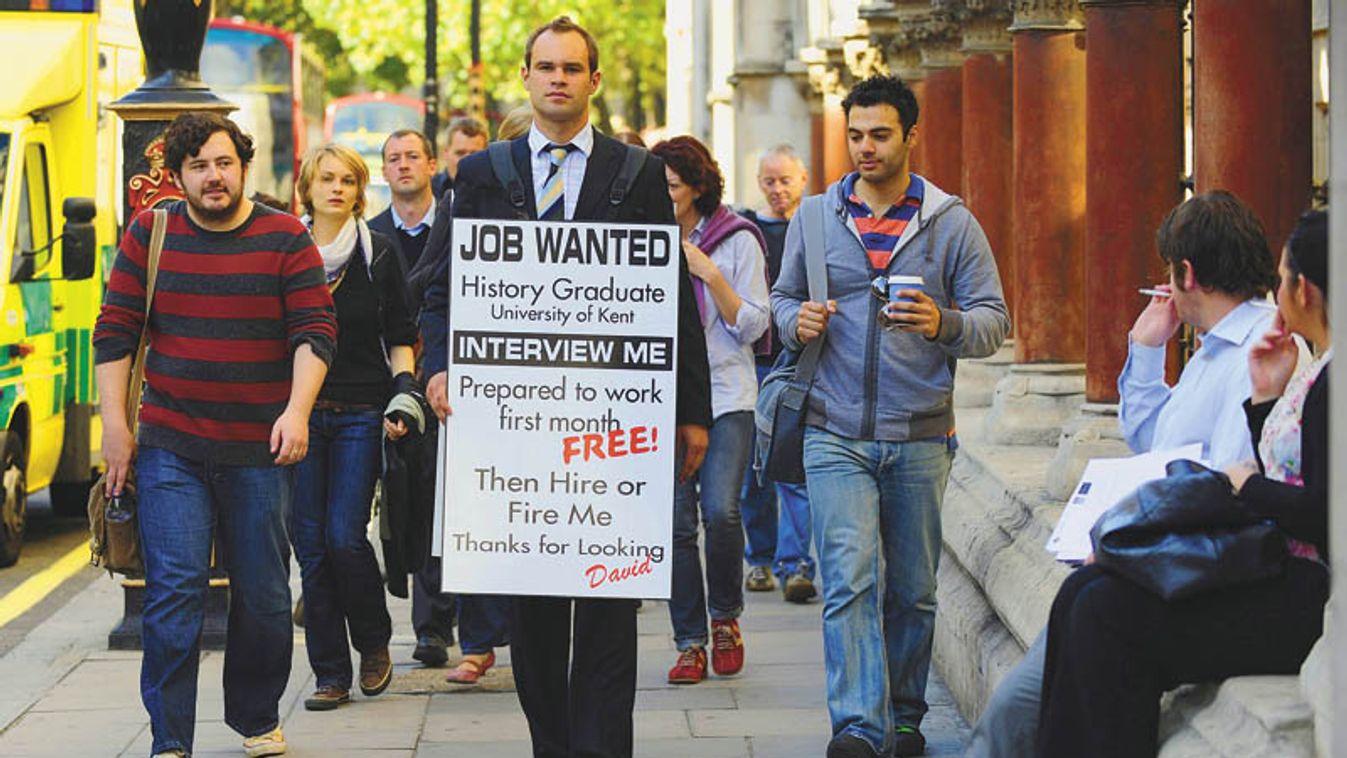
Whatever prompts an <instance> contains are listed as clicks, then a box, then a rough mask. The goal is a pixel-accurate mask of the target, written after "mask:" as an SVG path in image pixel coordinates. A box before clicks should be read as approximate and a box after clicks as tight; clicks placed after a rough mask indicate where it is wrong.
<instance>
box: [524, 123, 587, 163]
mask: <svg viewBox="0 0 1347 758" xmlns="http://www.w3.org/2000/svg"><path fill="white" fill-rule="evenodd" d="M550 144H552V140H550V139H548V138H547V137H546V136H545V135H543V133H542V132H540V131H538V125H537V124H536V123H535V124H534V125H532V126H530V127H529V151H530V152H531V153H532V154H533V155H538V154H539V153H541V152H542V151H543V148H545V147H547V146H548V145H550ZM570 144H572V145H575V148H576V149H577V150H579V151H580V152H582V153H584V154H585V157H586V158H588V157H589V155H590V153H592V152H594V125H593V124H585V128H583V129H581V130H580V133H579V134H577V135H575V137H573V138H572V139H571V141H570Z"/></svg>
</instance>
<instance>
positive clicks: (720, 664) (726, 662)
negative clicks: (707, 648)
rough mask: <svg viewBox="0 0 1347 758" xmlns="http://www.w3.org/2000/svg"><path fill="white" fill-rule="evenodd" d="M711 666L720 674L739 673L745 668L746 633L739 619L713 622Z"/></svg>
mask: <svg viewBox="0 0 1347 758" xmlns="http://www.w3.org/2000/svg"><path fill="white" fill-rule="evenodd" d="M711 668H713V669H715V672H716V673H717V674H719V675H720V676H730V675H731V674H737V673H739V672H740V671H742V670H743V668H744V635H742V634H740V633H739V620H738V619H730V620H728V621H714V620H713V621H712V622H711Z"/></svg>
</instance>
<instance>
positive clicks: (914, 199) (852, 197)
mask: <svg viewBox="0 0 1347 758" xmlns="http://www.w3.org/2000/svg"><path fill="white" fill-rule="evenodd" d="M908 177H909V179H908V182H907V191H906V192H905V193H903V199H902V200H899V201H898V202H896V203H894V204H893V205H891V206H889V207H890V210H892V209H894V208H899V207H901V206H903V205H904V204H906V203H915V204H916V205H917V207H921V204H922V201H923V200H925V199H926V182H924V181H922V178H921V177H920V176H917V175H916V174H914V173H909V174H908ZM860 178H861V174H860V172H859V171H852V172H851V173H850V174H847V175H846V176H845V177H844V178H843V179H842V196H843V197H845V198H846V199H847V202H848V203H851V204H852V205H854V206H856V207H857V208H864V209H865V210H866V211H868V212H869V213H871V214H872V215H873V214H874V209H873V208H871V207H870V206H869V205H866V203H865V201H864V200H862V199H861V198H860V196H859V195H857V194H856V181H857V180H858V179H860Z"/></svg>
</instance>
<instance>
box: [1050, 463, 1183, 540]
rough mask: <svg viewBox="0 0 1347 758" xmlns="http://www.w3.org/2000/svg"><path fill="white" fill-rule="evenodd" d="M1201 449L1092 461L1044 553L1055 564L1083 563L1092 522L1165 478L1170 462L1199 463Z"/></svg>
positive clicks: (1073, 493) (1092, 525)
mask: <svg viewBox="0 0 1347 758" xmlns="http://www.w3.org/2000/svg"><path fill="white" fill-rule="evenodd" d="M1201 457H1202V445H1200V444H1198V443H1194V444H1192V445H1185V446H1183V447H1180V448H1174V449H1171V450H1157V451H1153V452H1150V453H1142V454H1141V455H1134V456H1132V457H1131V458H1095V459H1092V460H1091V461H1090V462H1089V463H1087V464H1085V473H1084V474H1082V475H1081V477H1080V483H1079V484H1077V485H1076V489H1075V490H1074V491H1073V492H1072V493H1071V499H1070V500H1068V501H1067V504H1066V510H1064V511H1062V518H1061V519H1060V520H1059V521H1058V522H1057V528H1055V529H1053V530H1052V536H1051V537H1049V538H1048V544H1047V550H1048V552H1050V553H1052V554H1053V555H1055V556H1056V557H1057V560H1059V561H1083V560H1085V558H1086V557H1087V556H1089V554H1090V552H1091V551H1092V550H1093V549H1094V546H1093V545H1091V544H1090V529H1092V528H1093V527H1094V522H1096V521H1098V520H1099V517H1100V516H1102V515H1104V512H1105V511H1107V510H1108V509H1109V508H1112V507H1113V506H1114V505H1116V504H1117V503H1118V501H1119V500H1122V499H1123V497H1125V496H1126V495H1128V494H1130V493H1131V492H1132V491H1133V490H1135V489H1136V488H1137V487H1140V486H1141V485H1142V484H1145V483H1146V482H1149V481H1153V480H1156V479H1163V478H1164V477H1165V466H1167V465H1169V463H1170V462H1171V461H1177V460H1185V459H1186V460H1193V461H1200V460H1201Z"/></svg>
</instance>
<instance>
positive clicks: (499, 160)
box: [487, 142, 527, 211]
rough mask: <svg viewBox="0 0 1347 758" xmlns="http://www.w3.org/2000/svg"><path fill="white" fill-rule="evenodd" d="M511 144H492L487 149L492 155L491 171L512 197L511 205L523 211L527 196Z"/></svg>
mask: <svg viewBox="0 0 1347 758" xmlns="http://www.w3.org/2000/svg"><path fill="white" fill-rule="evenodd" d="M511 144H512V143H510V142H492V143H491V144H490V146H488V147H487V151H488V152H489V153H490V155H491V171H492V172H493V173H494V174H495V175H496V181H498V182H500V184H501V186H502V187H504V188H505V191H506V192H507V193H508V194H509V195H510V205H513V206H514V207H515V208H516V209H517V210H519V211H523V210H524V204H525V202H526V199H527V195H525V194H524V182H523V181H521V180H520V179H519V172H518V171H516V170H515V167H514V158H513V157H512V156H511V155H510V145H511Z"/></svg>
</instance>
